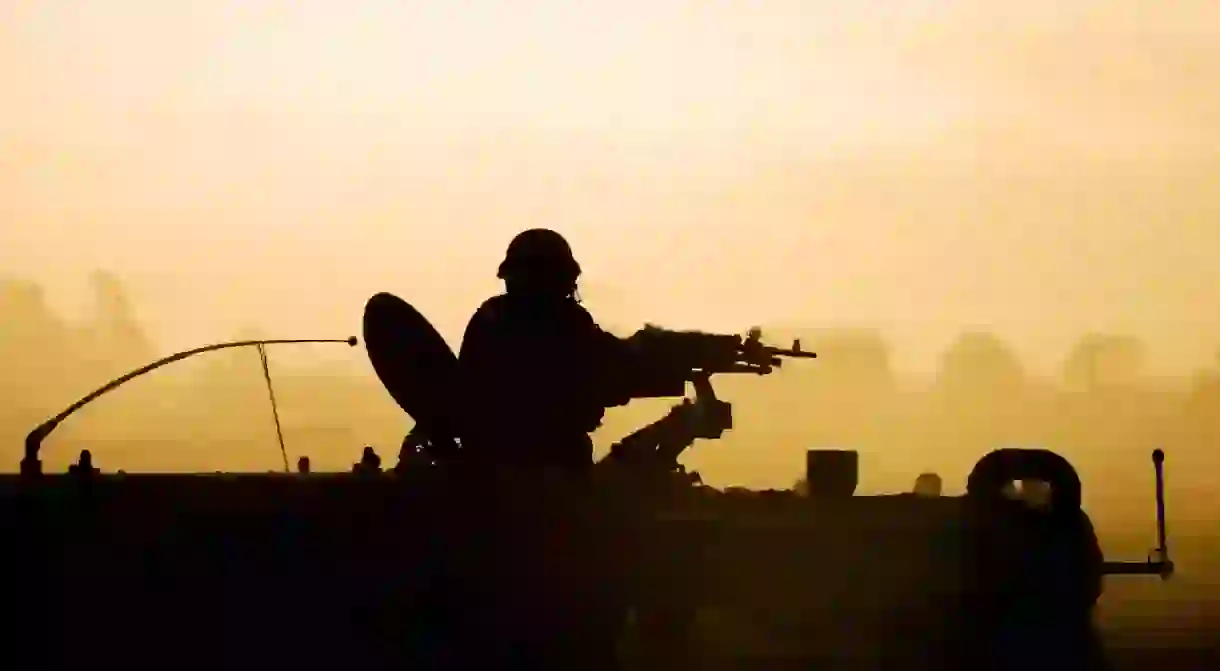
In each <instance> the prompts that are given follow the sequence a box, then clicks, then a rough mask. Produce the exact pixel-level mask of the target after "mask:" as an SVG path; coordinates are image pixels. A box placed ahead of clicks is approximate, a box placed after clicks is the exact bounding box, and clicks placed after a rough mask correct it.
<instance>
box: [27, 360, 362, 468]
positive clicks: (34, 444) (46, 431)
mask: <svg viewBox="0 0 1220 671" xmlns="http://www.w3.org/2000/svg"><path fill="white" fill-rule="evenodd" d="M304 343H346V344H347V345H348V346H350V347H355V346H356V345H357V343H359V341H358V340H357V339H356V337H355V336H352V337H350V338H348V339H346V340H239V341H236V342H224V343H216V344H213V345H204V346H203V347H196V348H195V349H189V350H186V351H185V352H178V353H177V354H171V355H169V356H167V357H164V358H161V359H157V360H156V361H154V362H152V363H150V364H148V365H146V366H142V367H140V368H137V369H135V370H133V371H131V372H130V373H127V374H126V375H124V376H122V377H118V378H115V379H113V380H111V381H110V382H107V383H106V384H104V385H102V386H101V387H98V388H97V389H95V390H94V391H93V392H91V393H90V394H88V395H87V396H85V397H84V398H82V399H80V400H79V401H77V402H76V403H73V404H72V405H70V406H68V407H67V408H64V410H63V412H60V413H59V414H58V415H55V416H54V417H52V418H51V419H48V420H47V421H45V422H43V423H42V424H39V425H38V426H37V427H35V428H34V430H33V431H31V432H30V433H29V435H27V436H26V437H25V456H24V457H23V458H22V459H21V474H22V475H38V474H40V473H42V462H40V461H39V460H38V450H39V448H40V447H42V441H43V440H45V439H46V437H47V436H49V435H51V432H52V431H54V430H55V428H56V427H58V426H59V424H60V423H61V422H63V421H64V420H65V419H67V418H68V416H69V415H71V414H72V413H74V412H76V411H77V410H80V409H81V408H82V407H84V406H86V405H88V404H89V403H92V402H93V401H94V400H95V399H97V397H99V396H101V395H102V394H105V393H106V392H108V391H112V390H114V389H115V388H117V387H119V386H122V385H123V384H124V383H126V382H128V381H130V380H132V379H134V378H137V377H140V376H141V375H144V374H145V373H149V372H152V371H154V370H156V369H158V368H160V367H162V366H165V365H168V364H171V363H174V362H175V361H181V360H183V359H185V358H187V357H192V356H195V355H196V354H203V353H204V352H213V351H215V350H218V349H228V348H231V347H259V348H261V347H263V346H264V345H296V344H304Z"/></svg>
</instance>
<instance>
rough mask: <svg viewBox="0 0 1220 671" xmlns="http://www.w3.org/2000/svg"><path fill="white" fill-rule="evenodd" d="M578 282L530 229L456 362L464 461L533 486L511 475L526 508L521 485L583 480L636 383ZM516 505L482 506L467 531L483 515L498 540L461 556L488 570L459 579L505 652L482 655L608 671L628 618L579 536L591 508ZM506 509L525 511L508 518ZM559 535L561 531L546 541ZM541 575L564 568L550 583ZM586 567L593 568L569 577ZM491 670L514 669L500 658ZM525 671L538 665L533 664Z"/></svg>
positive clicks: (591, 546)
mask: <svg viewBox="0 0 1220 671" xmlns="http://www.w3.org/2000/svg"><path fill="white" fill-rule="evenodd" d="M580 272H581V269H580V264H578V263H577V262H576V259H575V258H574V257H573V254H572V249H571V247H570V246H569V245H568V243H567V241H566V240H564V238H563V237H562V236H561V235H559V234H558V233H556V232H554V231H551V230H547V229H531V230H527V231H525V232H523V233H521V234H519V235H518V236H516V237H515V238H514V239H513V240H512V242H511V243H510V244H509V247H508V251H507V253H506V254H505V258H504V261H503V263H501V264H500V268H499V272H498V277H499V278H500V279H502V280H503V281H504V284H505V291H504V293H503V294H501V295H498V296H495V297H493V298H491V299H489V300H487V301H486V302H484V303H483V305H482V306H481V307H480V308H479V309H478V311H477V312H476V313H475V314H474V316H473V317H472V318H471V320H470V323H469V325H468V326H467V328H466V332H465V335H464V337H463V340H462V346H461V350H460V352H459V356H458V361H459V369H460V375H461V402H460V404H459V405H460V407H461V408H462V412H463V416H462V432H461V439H462V453H463V459H462V461H463V462H465V463H467V464H471V465H474V467H475V468H474V470H473V472H477V473H490V474H498V473H504V472H508V473H513V474H517V475H519V476H522V477H525V478H526V479H525V480H522V479H521V477H512V478H510V479H511V480H513V481H514V482H517V483H518V484H512V483H509V484H508V485H507V486H508V487H509V489H510V490H512V491H521V492H524V493H525V494H529V496H526V497H525V498H530V499H532V498H534V495H533V494H531V493H530V492H531V491H532V485H526V484H524V483H525V482H533V481H534V480H533V479H532V478H531V477H529V476H528V474H529V473H546V472H552V473H559V474H566V476H567V477H562V476H561V478H560V480H561V482H567V483H569V484H570V483H577V484H579V483H580V482H583V481H584V479H585V476H587V475H588V474H589V473H590V471H591V467H592V465H593V447H592V441H591V439H590V437H589V433H590V432H592V431H593V430H594V429H596V428H597V427H598V426H599V425H600V423H601V420H602V416H603V414H604V412H605V409H606V408H607V407H610V406H614V405H621V404H624V403H626V402H627V401H628V400H629V399H630V396H631V394H630V387H629V384H628V382H629V380H630V379H631V378H629V377H628V376H626V375H621V374H617V373H620V372H621V371H624V370H631V369H632V366H631V364H630V360H631V351H632V350H631V347H630V346H629V345H628V344H627V341H624V340H620V339H619V338H617V337H615V336H613V335H611V334H609V333H607V332H605V331H603V330H602V329H601V328H599V327H598V326H597V324H596V323H595V322H594V320H593V318H592V317H591V316H590V315H589V313H588V312H587V311H586V310H585V309H584V307H582V306H581V305H580V302H579V299H578V297H577V291H576V282H577V278H578V277H579V276H580ZM482 466H492V468H482ZM504 467H507V468H504ZM497 479H499V476H498V475H493V476H492V480H497ZM480 481H482V480H480ZM500 481H503V479H500ZM539 481H548V479H547V478H539ZM496 487H499V485H497V486H496ZM513 487H519V488H521V489H520V490H514V489H512V488H513ZM543 489H544V490H545V489H546V487H543ZM561 489H564V490H565V491H568V490H570V491H576V492H579V491H580V490H581V488H580V487H577V488H576V489H574V490H571V489H570V488H565V487H562V486H561ZM547 491H549V490H547ZM497 496H498V495H497ZM520 498H521V497H519V496H517V495H516V494H510V495H509V496H508V497H506V498H505V497H501V498H498V499H497V498H493V499H489V500H488V502H487V504H486V505H485V506H480V508H482V509H484V510H488V511H489V512H488V513H487V515H483V516H481V517H482V519H481V520H472V521H471V522H470V525H469V526H479V525H482V526H487V525H488V524H489V523H488V522H487V518H488V516H498V515H502V516H503V517H496V519H499V520H500V521H498V522H491V523H490V527H488V528H486V529H484V532H483V535H484V537H485V538H495V539H498V540H494V541H492V542H493V545H492V546H483V547H482V548H481V549H479V550H474V549H471V550H469V551H464V552H462V553H461V554H462V555H464V556H466V557H485V558H488V560H487V564H486V565H483V567H482V568H479V569H471V570H470V572H468V573H467V575H470V573H471V572H472V573H474V574H476V575H481V576H482V578H481V579H482V580H483V581H484V582H483V585H484V587H479V588H475V587H473V583H472V582H471V581H470V580H465V581H464V582H465V584H466V586H467V587H466V588H467V589H475V591H476V594H471V595H470V597H471V598H472V601H470V602H468V603H470V604H471V605H472V606H474V605H475V604H480V605H478V606H475V607H476V610H477V611H479V615H476V616H475V617H477V618H479V620H481V624H480V625H478V626H479V627H480V629H481V631H480V632H479V634H477V636H479V637H480V638H484V637H485V636H487V635H488V634H491V635H492V636H491V638H492V639H495V640H496V641H498V644H497V643H495V642H493V641H491V640H488V641H486V644H484V645H481V646H478V647H479V648H480V650H479V651H478V652H479V653H480V654H489V655H496V654H498V653H497V652H495V651H497V650H505V649H508V648H515V649H517V650H518V651H519V654H523V655H524V656H525V657H528V658H531V659H533V661H536V662H537V663H542V662H541V659H548V660H550V662H555V663H558V662H559V660H564V661H565V662H567V663H558V666H569V665H570V666H572V667H573V668H592V667H593V666H595V665H598V664H607V663H612V660H613V659H614V657H615V655H616V649H615V647H616V642H617V641H616V635H617V633H618V630H617V627H618V626H619V625H621V622H619V621H618V617H619V616H620V615H621V614H622V613H621V611H620V610H619V609H618V607H616V606H614V605H612V602H611V601H609V600H607V596H606V593H607V591H609V589H610V588H609V583H610V580H609V577H610V574H609V573H608V572H606V568H607V565H606V564H605V563H604V562H606V561H607V559H606V558H605V554H604V553H603V552H600V551H598V550H597V549H596V548H597V547H601V546H603V543H602V542H600V540H604V539H600V535H599V534H594V535H593V536H590V535H588V534H586V533H576V531H578V530H589V529H590V528H591V527H592V526H595V525H591V524H586V523H585V522H582V521H581V520H587V519H589V518H588V517H587V514H590V513H591V511H586V510H584V506H582V505H580V504H579V503H578V501H579V497H578V498H575V499H553V498H550V495H549V494H538V499H539V500H547V501H551V502H552V503H551V504H548V505H543V506H540V507H536V508H530V507H527V508H525V509H521V508H519V507H518V505H517V503H516V502H517V501H519V500H520ZM565 500H566V501H568V503H566V504H565V503H562V501H565ZM509 509H513V510H529V511H530V512H529V514H528V515H527V514H524V513H520V514H519V513H512V514H510V513H508V512H505V511H506V510H509ZM527 518H528V520H530V521H528V522H527V521H526V519H527ZM535 518H539V519H543V520H545V521H541V522H538V521H536V520H535ZM555 525H558V526H559V530H555V531H545V530H546V529H554V528H555ZM557 541H558V542H557ZM493 547H494V548H495V549H491V548H493ZM493 564H494V565H493ZM546 566H565V567H566V568H565V569H564V570H561V571H546V570H545V567H546ZM577 566H583V567H584V569H585V570H573V569H575V568H576V567H577ZM577 576H579V577H577ZM573 578H575V582H572V580H573ZM484 618H490V619H484ZM527 642H528V643H527ZM570 653H576V654H577V655H578V657H576V658H572V657H569V656H568V654H570ZM536 656H540V657H536ZM483 661H484V662H486V663H487V664H490V665H492V666H497V665H502V664H503V663H505V660H504V659H502V658H497V659H486V660H483ZM518 663H525V664H527V665H530V662H528V661H526V660H525V659H519V660H518ZM548 665H550V663H548Z"/></svg>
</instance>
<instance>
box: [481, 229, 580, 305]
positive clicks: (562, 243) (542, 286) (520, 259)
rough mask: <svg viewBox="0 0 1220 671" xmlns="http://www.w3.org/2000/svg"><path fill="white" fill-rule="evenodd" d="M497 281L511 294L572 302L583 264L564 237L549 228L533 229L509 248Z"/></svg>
mask: <svg viewBox="0 0 1220 671" xmlns="http://www.w3.org/2000/svg"><path fill="white" fill-rule="evenodd" d="M496 276H497V277H499V278H500V279H502V280H504V285H505V288H506V289H507V291H508V293H510V294H523V295H525V294H528V295H535V296H539V297H547V298H571V297H572V296H574V295H575V294H576V280H577V278H579V277H580V264H579V263H577V262H576V258H575V257H574V256H573V255H572V248H571V246H569V245H568V241H567V240H564V239H563V236H562V235H560V234H558V233H556V232H555V231H552V230H550V229H547V228H531V229H530V230H528V231H524V232H522V233H519V234H517V237H515V238H513V240H512V242H510V243H509V244H508V251H507V252H506V253H505V254H504V261H502V262H501V263H500V270H499V272H498V273H497V274H496Z"/></svg>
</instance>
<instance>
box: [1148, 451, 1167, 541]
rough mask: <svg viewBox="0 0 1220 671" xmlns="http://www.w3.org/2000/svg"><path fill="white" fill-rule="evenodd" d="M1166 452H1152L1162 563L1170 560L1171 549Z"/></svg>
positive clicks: (1157, 537)
mask: <svg viewBox="0 0 1220 671" xmlns="http://www.w3.org/2000/svg"><path fill="white" fill-rule="evenodd" d="M1164 464H1165V451H1164V450H1162V449H1160V448H1157V449H1156V450H1153V451H1152V466H1153V468H1155V469H1156V542H1157V550H1158V551H1160V553H1161V556H1160V557H1158V558H1157V559H1158V560H1160V561H1168V560H1169V548H1167V547H1165V471H1164Z"/></svg>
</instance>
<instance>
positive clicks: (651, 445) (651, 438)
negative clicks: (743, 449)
mask: <svg viewBox="0 0 1220 671" xmlns="http://www.w3.org/2000/svg"><path fill="white" fill-rule="evenodd" d="M628 342H629V343H630V344H631V345H632V346H633V348H635V349H636V351H637V352H638V354H639V356H640V359H639V360H640V361H641V362H642V363H643V364H644V365H643V368H644V369H645V370H644V371H643V372H641V373H640V378H639V379H637V385H636V389H635V393H633V394H632V396H633V397H634V398H648V397H659V396H674V395H677V394H675V393H673V391H675V390H676V389H678V388H679V387H680V388H681V390H682V392H681V393H683V394H684V393H685V384H686V382H688V381H689V382H692V383H693V386H694V390H695V398H694V399H689V398H684V399H683V400H682V402H681V403H680V404H678V405H676V406H674V407H673V408H671V409H670V411H669V413H668V414H666V415H665V416H664V417H662V418H661V419H659V420H657V421H655V422H653V423H652V424H649V425H647V426H645V427H643V428H641V429H639V430H638V431H636V432H634V433H632V434H630V435H628V436H627V437H625V438H623V439H622V440H620V441H619V442H617V443H615V444H614V445H613V446H612V447H611V448H610V453H609V454H608V455H607V456H606V457H605V458H604V459H603V460H602V461H601V462H600V463H602V464H606V465H607V466H609V465H614V466H624V467H627V468H631V469H634V470H639V469H644V470H647V471H650V472H653V473H671V472H674V471H677V470H680V469H681V466H680V465H679V464H678V457H679V456H680V455H681V454H682V452H683V451H684V450H685V449H686V448H687V447H690V445H691V444H693V443H694V441H695V440H697V439H700V438H702V439H705V440H715V439H717V438H720V437H721V436H722V435H723V434H724V432H725V431H727V430H729V429H731V428H733V408H732V405H731V404H729V403H728V402H727V401H722V400H720V399H718V398H717V397H716V391H715V390H714V389H713V388H712V382H711V378H712V375H717V374H724V373H749V374H754V375H767V374H769V373H771V372H772V371H773V370H774V369H776V368H779V367H780V366H781V365H782V364H783V360H784V358H798V359H813V358H816V357H817V354H815V353H813V352H807V351H804V350H802V349H801V341H800V340H795V341H794V342H793V344H792V347H791V348H789V349H783V348H779V347H771V346H768V345H764V344H763V343H762V331H761V329H758V328H753V329H750V331H749V333H748V335H747V336H746V337H744V338H743V337H741V336H738V335H732V334H719V333H706V332H703V331H672V330H668V329H663V328H660V327H658V326H654V325H647V326H645V327H644V328H643V329H641V330H640V331H638V332H636V333H635V334H634V335H633V336H631V338H629V339H628Z"/></svg>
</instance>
